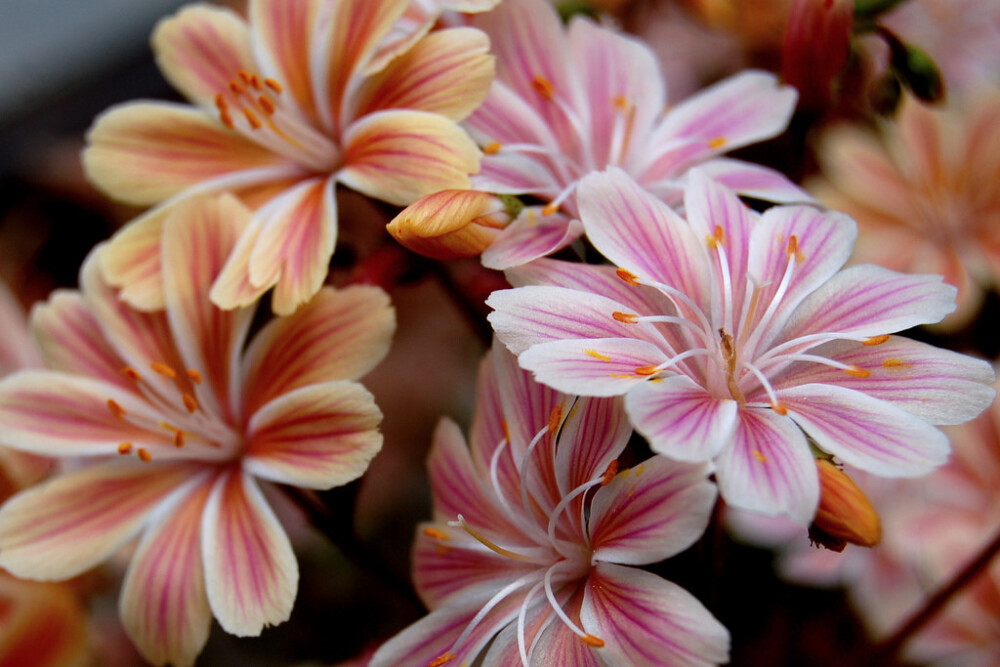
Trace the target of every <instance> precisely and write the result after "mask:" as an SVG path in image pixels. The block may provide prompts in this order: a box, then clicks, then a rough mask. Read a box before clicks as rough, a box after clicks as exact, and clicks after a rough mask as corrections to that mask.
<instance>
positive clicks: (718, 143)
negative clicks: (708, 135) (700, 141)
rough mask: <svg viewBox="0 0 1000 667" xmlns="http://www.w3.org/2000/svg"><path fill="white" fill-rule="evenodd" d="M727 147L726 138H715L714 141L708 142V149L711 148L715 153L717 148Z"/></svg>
mask: <svg viewBox="0 0 1000 667" xmlns="http://www.w3.org/2000/svg"><path fill="white" fill-rule="evenodd" d="M725 145H726V138H725V137H715V138H714V139H709V140H708V147H709V148H711V149H712V150H713V151H714V150H716V149H717V148H722V147H723V146H725Z"/></svg>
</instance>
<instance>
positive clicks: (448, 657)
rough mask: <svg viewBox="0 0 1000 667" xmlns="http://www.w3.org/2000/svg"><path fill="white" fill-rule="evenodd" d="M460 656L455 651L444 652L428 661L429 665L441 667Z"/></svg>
mask: <svg viewBox="0 0 1000 667" xmlns="http://www.w3.org/2000/svg"><path fill="white" fill-rule="evenodd" d="M457 657H458V656H457V655H455V654H454V653H442V654H441V655H439V656H438V657H436V658H434V659H433V660H431V661H430V662H428V663H427V667H441V665H443V664H446V663H449V662H451V661H452V660H454V659H455V658H457Z"/></svg>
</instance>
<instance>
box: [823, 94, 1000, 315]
mask: <svg viewBox="0 0 1000 667" xmlns="http://www.w3.org/2000/svg"><path fill="white" fill-rule="evenodd" d="M816 153H817V157H818V159H819V161H820V164H821V166H822V168H823V175H824V177H825V178H824V179H817V180H815V181H813V182H812V183H811V184H809V186H808V187H809V189H810V190H811V191H812V192H813V194H815V195H816V196H817V197H818V198H819V199H820V200H821V201H823V203H825V204H827V205H829V206H830V207H832V208H835V209H837V210H840V211H844V212H845V213H847V214H849V215H850V216H852V217H853V218H854V219H855V220H857V221H858V228H859V237H858V244H857V247H856V248H855V257H854V259H855V260H856V261H858V262H872V263H875V264H880V265H882V266H885V267H888V268H890V269H894V270H897V271H905V272H909V273H937V274H941V275H943V276H944V280H945V282H947V283H949V284H951V285H955V286H956V287H957V288H958V309H957V310H956V311H955V313H953V314H952V315H951V316H949V317H948V318H946V319H945V320H944V321H943V322H942V323H941V324H940V325H939V326H940V327H942V328H948V329H954V328H957V327H961V326H963V325H964V324H967V323H968V322H969V320H970V319H971V318H972V317H974V316H975V315H976V313H977V312H978V308H979V305H980V304H981V302H982V297H983V291H984V289H991V288H992V287H994V286H996V285H997V284H998V283H1000V94H998V93H997V92H996V91H983V92H982V93H981V94H979V95H978V96H977V97H976V98H969V99H964V100H963V99H953V100H952V102H951V103H950V105H949V106H948V107H946V108H944V109H935V108H931V107H927V106H924V105H922V104H920V103H919V102H918V101H916V100H915V99H914V98H912V97H910V96H907V97H906V98H904V101H903V104H902V106H901V108H900V110H899V115H898V118H897V119H896V121H895V122H888V121H887V122H886V123H885V124H884V125H883V126H882V128H881V133H880V134H876V133H874V132H871V131H869V130H867V129H863V128H860V127H857V126H853V125H840V126H835V127H833V128H830V129H829V130H827V131H826V132H824V133H823V135H822V136H821V138H820V142H819V145H818V147H817V151H816Z"/></svg>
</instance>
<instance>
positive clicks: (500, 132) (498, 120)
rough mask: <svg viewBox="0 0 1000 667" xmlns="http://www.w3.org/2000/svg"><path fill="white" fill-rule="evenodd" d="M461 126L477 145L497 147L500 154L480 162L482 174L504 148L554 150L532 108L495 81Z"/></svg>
mask: <svg viewBox="0 0 1000 667" xmlns="http://www.w3.org/2000/svg"><path fill="white" fill-rule="evenodd" d="M465 125H466V126H467V127H468V128H469V132H470V133H471V134H472V135H473V137H475V139H476V140H477V141H479V142H480V143H481V144H483V145H487V144H490V143H492V142H494V141H495V142H497V143H498V144H500V146H499V148H500V149H501V153H500V154H498V155H493V156H486V157H485V158H484V159H483V163H484V164H483V169H484V170H485V169H486V166H487V165H488V164H489V163H490V161H491V160H493V159H496V158H499V157H500V156H501V155H503V152H502V148H503V145H504V144H510V143H517V144H520V143H525V144H533V145H536V146H547V147H549V148H552V149H555V148H556V147H557V143H556V139H555V137H554V136H553V134H552V130H551V129H550V128H549V126H548V125H546V124H545V120H544V119H543V118H542V117H541V116H539V115H538V113H537V112H536V111H535V108H534V107H533V106H531V104H529V103H528V101H526V100H525V99H524V98H522V97H521V96H520V95H518V94H517V92H516V91H515V90H513V89H512V88H510V87H509V86H507V85H505V84H504V83H503V82H502V81H499V80H496V79H495V80H494V81H493V86H492V87H491V88H490V92H489V95H487V96H486V100H485V101H484V102H483V103H482V105H480V106H479V108H478V109H476V110H475V111H473V112H472V115H470V116H469V117H468V118H467V119H466V121H465Z"/></svg>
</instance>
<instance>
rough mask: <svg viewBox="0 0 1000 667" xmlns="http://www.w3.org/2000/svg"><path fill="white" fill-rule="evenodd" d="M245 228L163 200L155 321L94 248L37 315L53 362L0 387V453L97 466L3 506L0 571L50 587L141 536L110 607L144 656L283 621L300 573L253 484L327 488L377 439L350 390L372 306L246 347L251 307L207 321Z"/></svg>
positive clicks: (291, 324)
mask: <svg viewBox="0 0 1000 667" xmlns="http://www.w3.org/2000/svg"><path fill="white" fill-rule="evenodd" d="M249 224H251V212H250V210H249V209H247V208H246V207H245V206H243V205H242V204H241V203H240V202H239V201H237V200H236V199H235V198H234V197H232V196H231V195H226V196H224V197H221V198H217V199H210V200H209V199H189V200H186V201H185V202H183V203H181V204H178V205H177V206H175V207H172V208H171V213H170V216H169V218H168V219H167V221H166V224H165V225H164V236H163V243H162V245H161V248H162V253H163V256H162V266H163V279H164V294H165V299H166V310H165V312H160V313H153V314H150V313H143V312H139V311H136V310H134V309H132V308H130V307H129V306H127V305H126V304H125V303H124V302H122V301H121V300H120V299H119V298H118V293H117V292H116V291H115V290H113V289H112V288H111V287H110V286H109V285H108V284H107V283H105V281H104V280H103V278H102V277H101V273H100V271H99V270H98V263H99V261H100V255H101V253H103V252H106V246H99V247H98V248H97V249H96V250H95V251H94V252H92V253H91V255H90V257H89V258H88V260H87V261H86V262H85V264H84V267H83V269H82V271H81V276H80V282H81V285H82V291H81V292H75V291H59V292H56V293H55V294H54V295H53V296H52V298H51V299H50V300H49V301H48V303H46V304H44V305H41V306H39V307H37V308H36V309H35V311H34V314H33V322H32V324H33V329H34V333H35V336H36V339H37V340H38V343H39V345H40V347H41V349H42V352H43V354H44V355H45V358H46V361H47V362H48V364H49V366H50V367H51V370H29V371H22V372H20V373H17V374H14V375H11V376H8V377H7V378H6V379H4V380H3V381H2V382H0V423H3V425H4V434H5V437H6V439H7V440H8V441H9V443H10V444H11V445H12V446H16V447H18V448H20V449H22V450H25V451H30V452H35V453H41V454H46V455H49V456H71V457H95V458H96V459H97V461H96V462H95V463H94V464H93V465H90V466H87V467H83V468H81V469H78V470H76V471H75V472H71V473H67V474H64V475H61V476H58V477H55V478H54V479H52V480H50V481H49V482H47V483H44V484H42V485H40V486H36V487H34V488H31V489H28V490H26V491H23V492H22V493H20V494H18V495H16V496H14V497H13V498H12V499H11V500H9V501H8V502H7V503H6V504H5V505H4V506H3V507H2V509H0V566H3V567H4V568H6V569H8V570H9V571H11V572H12V573H14V574H16V575H17V576H20V577H25V578H31V579H44V580H52V579H64V578H68V577H72V576H74V575H76V574H79V573H81V572H83V571H85V570H87V569H89V568H91V567H93V566H95V565H96V564H97V563H99V562H101V561H103V560H104V559H106V558H107V557H108V556H110V555H111V554H112V553H114V552H115V551H117V550H118V549H119V548H120V547H121V546H123V545H124V544H125V543H126V542H128V541H129V540H131V539H132V538H134V537H135V536H137V535H139V534H140V533H141V534H142V539H141V540H140V542H139V546H138V549H137V551H136V553H135V555H134V556H133V558H132V560H131V565H130V567H129V570H128V573H127V574H126V577H125V584H124V588H123V590H122V594H121V600H120V613H121V617H122V622H123V623H124V625H125V628H126V630H127V631H128V633H129V635H130V636H131V638H132V639H133V641H134V642H135V643H136V644H137V646H138V647H139V649H140V650H141V651H142V653H143V655H144V656H145V657H146V658H147V659H148V660H150V661H151V662H154V663H157V664H162V663H165V662H171V663H174V664H191V663H192V662H193V661H194V659H195V657H196V656H197V654H198V653H199V651H200V650H201V648H202V646H203V645H204V643H205V641H206V639H207V638H208V633H209V628H210V626H211V620H212V617H213V616H214V617H215V618H216V619H217V620H218V621H219V623H220V625H222V627H223V629H224V630H226V631H227V632H230V633H233V634H237V635H241V636H243V635H256V634H259V633H260V631H261V630H262V629H263V628H264V627H265V626H267V625H273V624H276V623H280V622H282V621H284V620H286V619H287V618H288V615H289V614H290V612H291V609H292V605H293V602H294V599H295V594H296V588H297V580H298V568H297V565H296V560H295V556H294V554H293V553H292V548H291V544H290V543H289V540H288V537H287V536H286V534H285V532H284V530H283V529H282V527H281V526H280V524H279V523H278V521H277V519H276V517H275V515H274V512H273V511H272V510H271V509H270V507H269V506H268V503H267V501H266V500H265V498H264V495H263V494H262V492H261V488H260V486H259V485H258V482H257V478H261V479H264V480H269V481H272V482H277V483H282V484H290V485H293V486H299V487H305V488H311V489H326V488H330V487H332V486H336V485H339V484H343V483H345V482H348V481H350V480H352V479H354V478H356V477H358V476H359V475H361V474H362V473H363V472H364V471H365V468H366V467H367V465H368V462H369V460H370V459H371V458H372V457H373V456H374V455H375V453H376V452H378V450H379V448H380V447H381V444H382V438H381V434H380V433H379V432H378V428H377V427H378V425H379V422H380V421H381V417H382V415H381V413H380V411H379V409H378V408H377V407H376V405H375V403H374V401H373V399H372V396H371V395H370V394H369V393H368V392H367V391H366V390H365V389H364V388H363V387H362V386H361V385H360V384H358V383H357V382H355V380H356V379H357V378H358V377H360V376H361V375H363V374H365V373H366V372H367V371H369V370H370V369H371V368H372V367H373V366H375V365H376V364H377V363H378V362H379V360H380V359H381V358H382V357H383V356H384V355H385V353H386V351H387V349H388V346H389V341H390V338H391V336H392V332H393V329H394V325H395V322H394V315H393V311H392V308H391V307H390V305H389V302H388V298H387V297H386V295H385V294H384V293H383V292H382V291H381V290H378V289H376V288H370V287H356V288H349V289H345V290H341V291H337V292H334V291H333V290H331V289H325V290H322V291H321V292H319V293H318V294H317V295H316V297H314V299H313V300H312V301H310V302H309V303H308V304H307V305H306V306H304V307H303V308H301V309H299V310H298V311H297V312H296V313H295V315H293V316H291V317H288V318H282V319H277V320H274V321H272V322H270V323H268V324H267V325H266V326H264V328H263V329H262V330H261V331H260V332H259V333H258V334H257V335H256V336H255V337H254V339H253V341H252V342H251V343H250V345H249V346H248V347H247V348H246V349H245V350H244V342H245V340H246V336H247V330H248V329H249V327H250V324H251V320H252V318H253V309H235V310H229V311H223V310H220V309H219V308H217V307H216V306H214V305H213V304H212V303H210V302H209V300H208V289H209V286H210V285H211V284H212V281H213V280H214V279H215V277H216V275H217V274H218V273H219V271H220V270H221V269H222V266H223V263H224V262H225V259H226V257H227V256H228V255H229V253H230V251H231V250H232V248H233V246H234V245H235V244H236V243H237V242H238V239H239V238H240V235H241V234H242V233H243V232H244V231H245V229H246V227H247V226H248V225H249ZM320 341H321V343H320Z"/></svg>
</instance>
